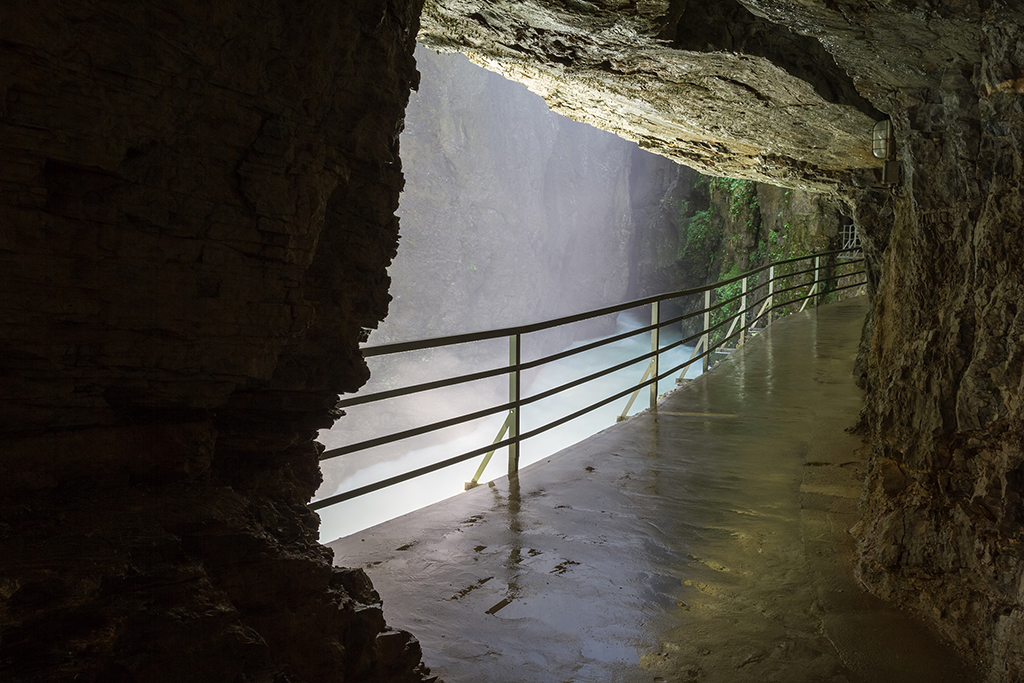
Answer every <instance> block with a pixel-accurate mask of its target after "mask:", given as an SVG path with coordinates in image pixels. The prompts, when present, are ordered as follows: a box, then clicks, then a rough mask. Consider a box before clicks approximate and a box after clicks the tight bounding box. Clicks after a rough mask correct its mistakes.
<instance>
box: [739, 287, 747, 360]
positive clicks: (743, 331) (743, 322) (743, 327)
mask: <svg viewBox="0 0 1024 683" xmlns="http://www.w3.org/2000/svg"><path fill="white" fill-rule="evenodd" d="M747 279H748V278H743V296H742V297H741V298H740V342H739V344H737V346H743V341H744V340H745V339H746V337H747Z"/></svg>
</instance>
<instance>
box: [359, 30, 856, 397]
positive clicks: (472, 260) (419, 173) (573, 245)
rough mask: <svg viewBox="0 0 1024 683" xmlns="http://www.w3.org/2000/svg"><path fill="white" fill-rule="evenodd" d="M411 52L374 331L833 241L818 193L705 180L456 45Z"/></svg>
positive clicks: (576, 308)
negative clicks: (385, 282) (394, 236)
mask: <svg viewBox="0 0 1024 683" xmlns="http://www.w3.org/2000/svg"><path fill="white" fill-rule="evenodd" d="M416 60H417V66H418V68H419V70H420V73H421V82H420V87H419V89H418V91H417V92H416V93H415V94H414V95H413V96H412V99H411V100H410V104H409V108H408V110H407V111H406V119H405V123H406V127H405V130H404V132H403V133H402V137H401V143H402V162H403V169H404V172H405V176H406V184H405V188H404V190H403V192H402V195H401V198H400V202H399V210H398V214H399V216H400V218H401V235H400V249H399V252H398V254H397V256H396V258H395V260H394V261H393V263H392V264H391V266H390V267H389V268H388V274H389V275H390V277H391V279H392V284H391V289H390V292H391V295H392V302H391V305H390V308H389V312H388V317H387V318H386V319H385V320H384V321H383V322H382V323H381V324H380V326H379V327H378V329H376V330H375V331H374V332H373V333H371V336H370V343H371V344H376V343H389V342H396V341H402V340H407V339H413V338H422V337H432V336H442V335H445V334H455V333H460V332H473V331H478V330H487V329H494V328H498V327H505V326H508V325H515V324H526V323H531V322H536V321H538V320H546V319H551V318H556V317H559V316H564V315H570V314H573V313H579V312H582V311H585V310H589V309H594V308H599V307H601V306H609V305H613V304H618V303H621V302H623V301H627V300H629V299H635V298H640V297H642V296H648V295H652V294H660V293H662V292H667V291H672V290H681V289H687V288H694V287H699V286H702V285H704V284H709V283H712V282H715V281H717V280H718V279H720V277H721V276H722V275H723V274H724V273H726V272H731V271H736V272H739V271H745V270H747V269H749V268H751V267H754V266H758V265H762V264H763V263H765V262H767V260H768V259H769V258H782V257H786V256H789V255H795V254H798V253H810V252H812V251H821V250H825V249H829V248H838V247H839V246H841V245H839V244H838V240H839V225H840V222H841V220H842V218H841V215H840V211H841V208H842V207H841V206H840V205H839V203H838V202H836V201H835V200H833V199H831V198H829V197H828V196H826V195H822V194H816V193H810V192H806V191H803V190H792V189H782V188H776V187H774V186H771V185H767V184H755V183H753V182H720V181H718V180H712V179H711V178H709V177H708V176H702V175H701V174H699V173H697V172H696V171H694V170H693V169H690V168H688V167H686V166H682V165H680V164H677V163H674V162H673V161H671V160H669V159H666V158H665V157H663V156H660V155H656V154H652V153H650V152H647V151H645V150H642V149H640V148H639V147H638V146H637V145H636V144H635V143H632V142H629V141H626V140H623V139H622V138H620V137H617V136H615V135H612V134H610V133H607V132H605V131H601V130H598V129H596V128H593V127H591V126H588V125H583V124H580V123H577V122H575V121H573V120H571V119H569V118H566V117H564V116H560V115H557V114H554V113H552V112H551V111H550V110H549V109H548V107H547V105H546V104H545V102H544V101H543V100H542V99H541V98H539V97H537V96H536V95H535V94H533V93H530V92H529V91H528V90H527V89H526V88H525V87H523V86H522V85H520V84H518V83H515V82H513V81H509V80H507V79H505V78H502V77H500V76H498V75H495V74H493V73H491V72H489V71H486V70H484V69H481V68H480V67H479V66H477V65H474V64H473V63H471V62H470V61H469V60H468V59H466V58H465V57H464V56H462V55H460V54H437V53H435V52H433V51H431V50H428V49H424V48H422V47H420V48H419V49H417V52H416ZM698 214H699V216H698ZM701 219H703V220H704V223H701V222H700V221H701ZM569 332H570V333H571V332H572V331H571V330H570V331H569ZM577 332H578V333H579V332H581V331H577ZM584 333H585V332H584ZM378 379H379V378H378Z"/></svg>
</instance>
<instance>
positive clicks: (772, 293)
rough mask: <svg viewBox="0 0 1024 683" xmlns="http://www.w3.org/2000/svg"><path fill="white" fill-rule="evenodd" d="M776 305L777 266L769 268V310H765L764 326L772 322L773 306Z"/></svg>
mask: <svg viewBox="0 0 1024 683" xmlns="http://www.w3.org/2000/svg"><path fill="white" fill-rule="evenodd" d="M774 305H775V266H771V267H770V268H769V269H768V310H767V311H765V315H766V318H765V322H764V326H765V327H768V326H769V325H771V324H772V307H773V306H774Z"/></svg>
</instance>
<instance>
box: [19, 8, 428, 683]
mask: <svg viewBox="0 0 1024 683" xmlns="http://www.w3.org/2000/svg"><path fill="white" fill-rule="evenodd" d="M418 14H419V7H418V6H417V3H415V2H408V3H383V2H377V1H376V0H346V2H314V3H310V4H305V5H303V7H302V8H301V11H296V10H295V9H294V8H290V7H287V6H285V5H282V4H280V3H275V2H261V1H257V2H244V3H243V2H230V1H229V2H217V3H212V4H209V5H204V4H202V3H199V4H195V3H192V4H187V6H186V5H183V4H181V3H173V2H167V3H164V2H149V3H143V4H141V5H140V4H139V3H135V2H95V1H92V0H61V1H59V2H50V3H43V4H40V3H34V2H25V1H22V0H13V1H11V2H5V3H4V4H3V5H2V6H0V46H2V47H0V154H2V156H0V188H2V201H0V274H2V275H0V278H2V280H3V285H2V286H0V320H2V323H0V330H2V341H0V439H2V442H0V500H2V503H3V504H2V507H0V548H2V552H0V679H3V680H4V681H12V682H20V681H26V682H27V681H39V682H43V681H46V682H48V683H49V682H53V681H65V680H68V681H70V680H75V681H92V680H97V681H175V682H178V681H210V682H211V683H212V682H217V683H223V682H224V681H277V682H283V681H292V682H293V683H297V682H299V681H310V682H312V681H364V680H365V681H389V682H390V681H416V680H420V679H421V678H422V677H423V675H424V670H423V668H422V665H421V664H420V663H419V659H420V655H419V646H418V644H417V642H416V640H415V639H414V638H412V637H411V636H409V634H406V633H400V632H397V631H392V630H389V629H388V628H387V627H386V626H385V623H384V619H383V616H382V611H381V601H380V598H379V596H378V595H377V594H376V593H375V592H374V591H373V589H372V587H371V586H370V584H369V581H368V580H367V579H366V577H365V575H363V574H362V572H361V571H350V570H344V569H338V568H334V567H332V565H331V554H330V552H329V551H327V550H326V549H324V548H323V547H321V546H319V545H318V544H317V542H316V541H317V523H318V520H317V517H316V515H315V514H313V513H312V512H310V511H309V510H308V509H307V508H306V505H305V504H306V502H307V501H308V500H309V498H310V496H311V495H312V494H313V492H314V491H315V489H316V487H317V485H318V484H319V481H320V473H319V469H318V466H317V465H318V463H317V459H318V447H317V445H316V444H315V443H314V441H313V439H314V437H315V434H316V429H317V428H319V427H323V426H328V425H330V424H331V423H332V421H333V418H334V417H335V416H336V415H335V411H334V409H333V406H334V404H335V403H336V401H337V395H338V393H340V392H343V391H353V390H355V389H356V388H357V387H358V386H359V385H360V384H362V382H364V381H365V379H366V375H367V373H366V369H365V366H364V364H363V363H362V360H361V358H360V355H359V352H358V347H357V345H358V341H359V339H360V337H361V336H363V331H362V328H364V327H367V326H372V325H374V324H375V323H376V321H377V320H379V319H380V318H382V317H383V316H384V315H385V313H386V310H387V301H388V295H387V286H388V279H387V276H386V273H385V267H386V266H387V263H388V261H389V260H390V258H391V257H392V255H393V254H394V250H395V246H396V239H397V219H396V218H395V217H394V215H393V214H394V210H395V208H396V206H397V196H398V192H399V191H400V189H401V185H402V176H401V172H400V167H399V163H398V157H397V153H398V149H397V140H398V132H399V129H400V126H401V118H402V112H403V109H404V106H405V103H406V101H407V98H408V93H409V89H410V86H411V85H413V84H414V82H415V80H416V71H415V67H414V64H413V61H412V50H413V45H414V35H415V31H416V29H417V22H418Z"/></svg>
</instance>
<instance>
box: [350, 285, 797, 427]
mask: <svg viewBox="0 0 1024 683" xmlns="http://www.w3.org/2000/svg"><path fill="white" fill-rule="evenodd" d="M776 279H778V278H776ZM766 286H767V283H766V284H764V285H759V286H757V287H755V288H753V289H751V290H749V291H748V292H747V296H750V294H751V292H755V291H757V290H758V289H761V288H763V287H766ZM742 296H743V295H742V294H740V295H737V296H735V297H733V298H731V299H728V300H725V301H720V302H718V303H716V304H715V305H714V306H711V307H710V308H706V309H703V308H702V309H700V310H697V311H692V312H690V313H686V314H683V315H679V316H676V317H674V318H670V319H668V320H665V321H662V322H660V323H659V324H658V325H657V327H658V328H659V329H661V328H664V327H667V326H669V325H673V324H675V323H679V322H682V321H683V320H686V319H688V318H693V317H695V316H698V315H701V314H702V313H704V312H706V311H713V310H717V309H718V308H721V307H722V306H725V305H728V304H729V303H732V302H733V301H736V300H738V299H740V298H742ZM765 298H767V297H765ZM761 301H764V299H761V300H760V301H758V303H760V302H761ZM755 305H756V304H755ZM751 308H752V307H748V308H747V309H746V310H747V311H749V310H751ZM733 317H735V316H733ZM654 328H655V325H647V326H645V327H640V328H637V329H635V330H631V331H628V332H622V333H619V334H616V335H614V336H612V337H606V338H604V339H598V340H597V341H594V342H591V343H589V344H585V345H583V346H579V347H576V348H573V349H568V350H566V351H561V352H559V353H555V354H552V355H550V356H544V357H543V358H538V359H535V360H532V361H528V362H526V363H523V364H522V365H520V366H519V369H520V370H532V369H533V368H536V367H539V366H541V365H545V364H547V363H551V362H554V361H557V360H562V359H563V358H568V357H570V356H573V355H576V354H579V353H584V352H586V351H591V350H593V349H596V348H600V347H601V346H605V345H607V344H613V343H615V342H617V341H622V340H623V339H628V338H630V337H635V336H636V335H638V334H644V333H646V332H650V331H651V330H653V329H654ZM699 336H700V334H696V335H693V336H692V337H690V338H689V339H695V338H697V337H699ZM662 352H664V348H663V349H662ZM651 355H653V353H652V354H651ZM513 369H514V368H511V367H508V366H504V367H500V368H494V369H492V370H483V371H480V372H475V373H471V374H468V375H460V376H458V377H446V378H445V379H439V380H434V381H432V382H423V383H421V384H414V385H411V386H408V387H402V388H399V389H389V390H387V391H380V392H376V393H373V394H365V395H362V396H358V395H357V396H353V397H352V398H347V399H343V400H341V401H339V402H338V403H337V404H336V407H337V408H349V407H352V406H356V405H363V404H366V403H373V402H376V401H384V400H387V399H391V398H400V397H402V396H408V395H410V394H415V393H420V392H423V391H431V390H433V389H442V388H444V387H450V386H454V385H456V384H466V383H469V382H476V381H479V380H481V379H489V378H491V377H497V376H499V375H507V374H508V373H509V372H511V371H512V370H513ZM377 445H380V444H377Z"/></svg>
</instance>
